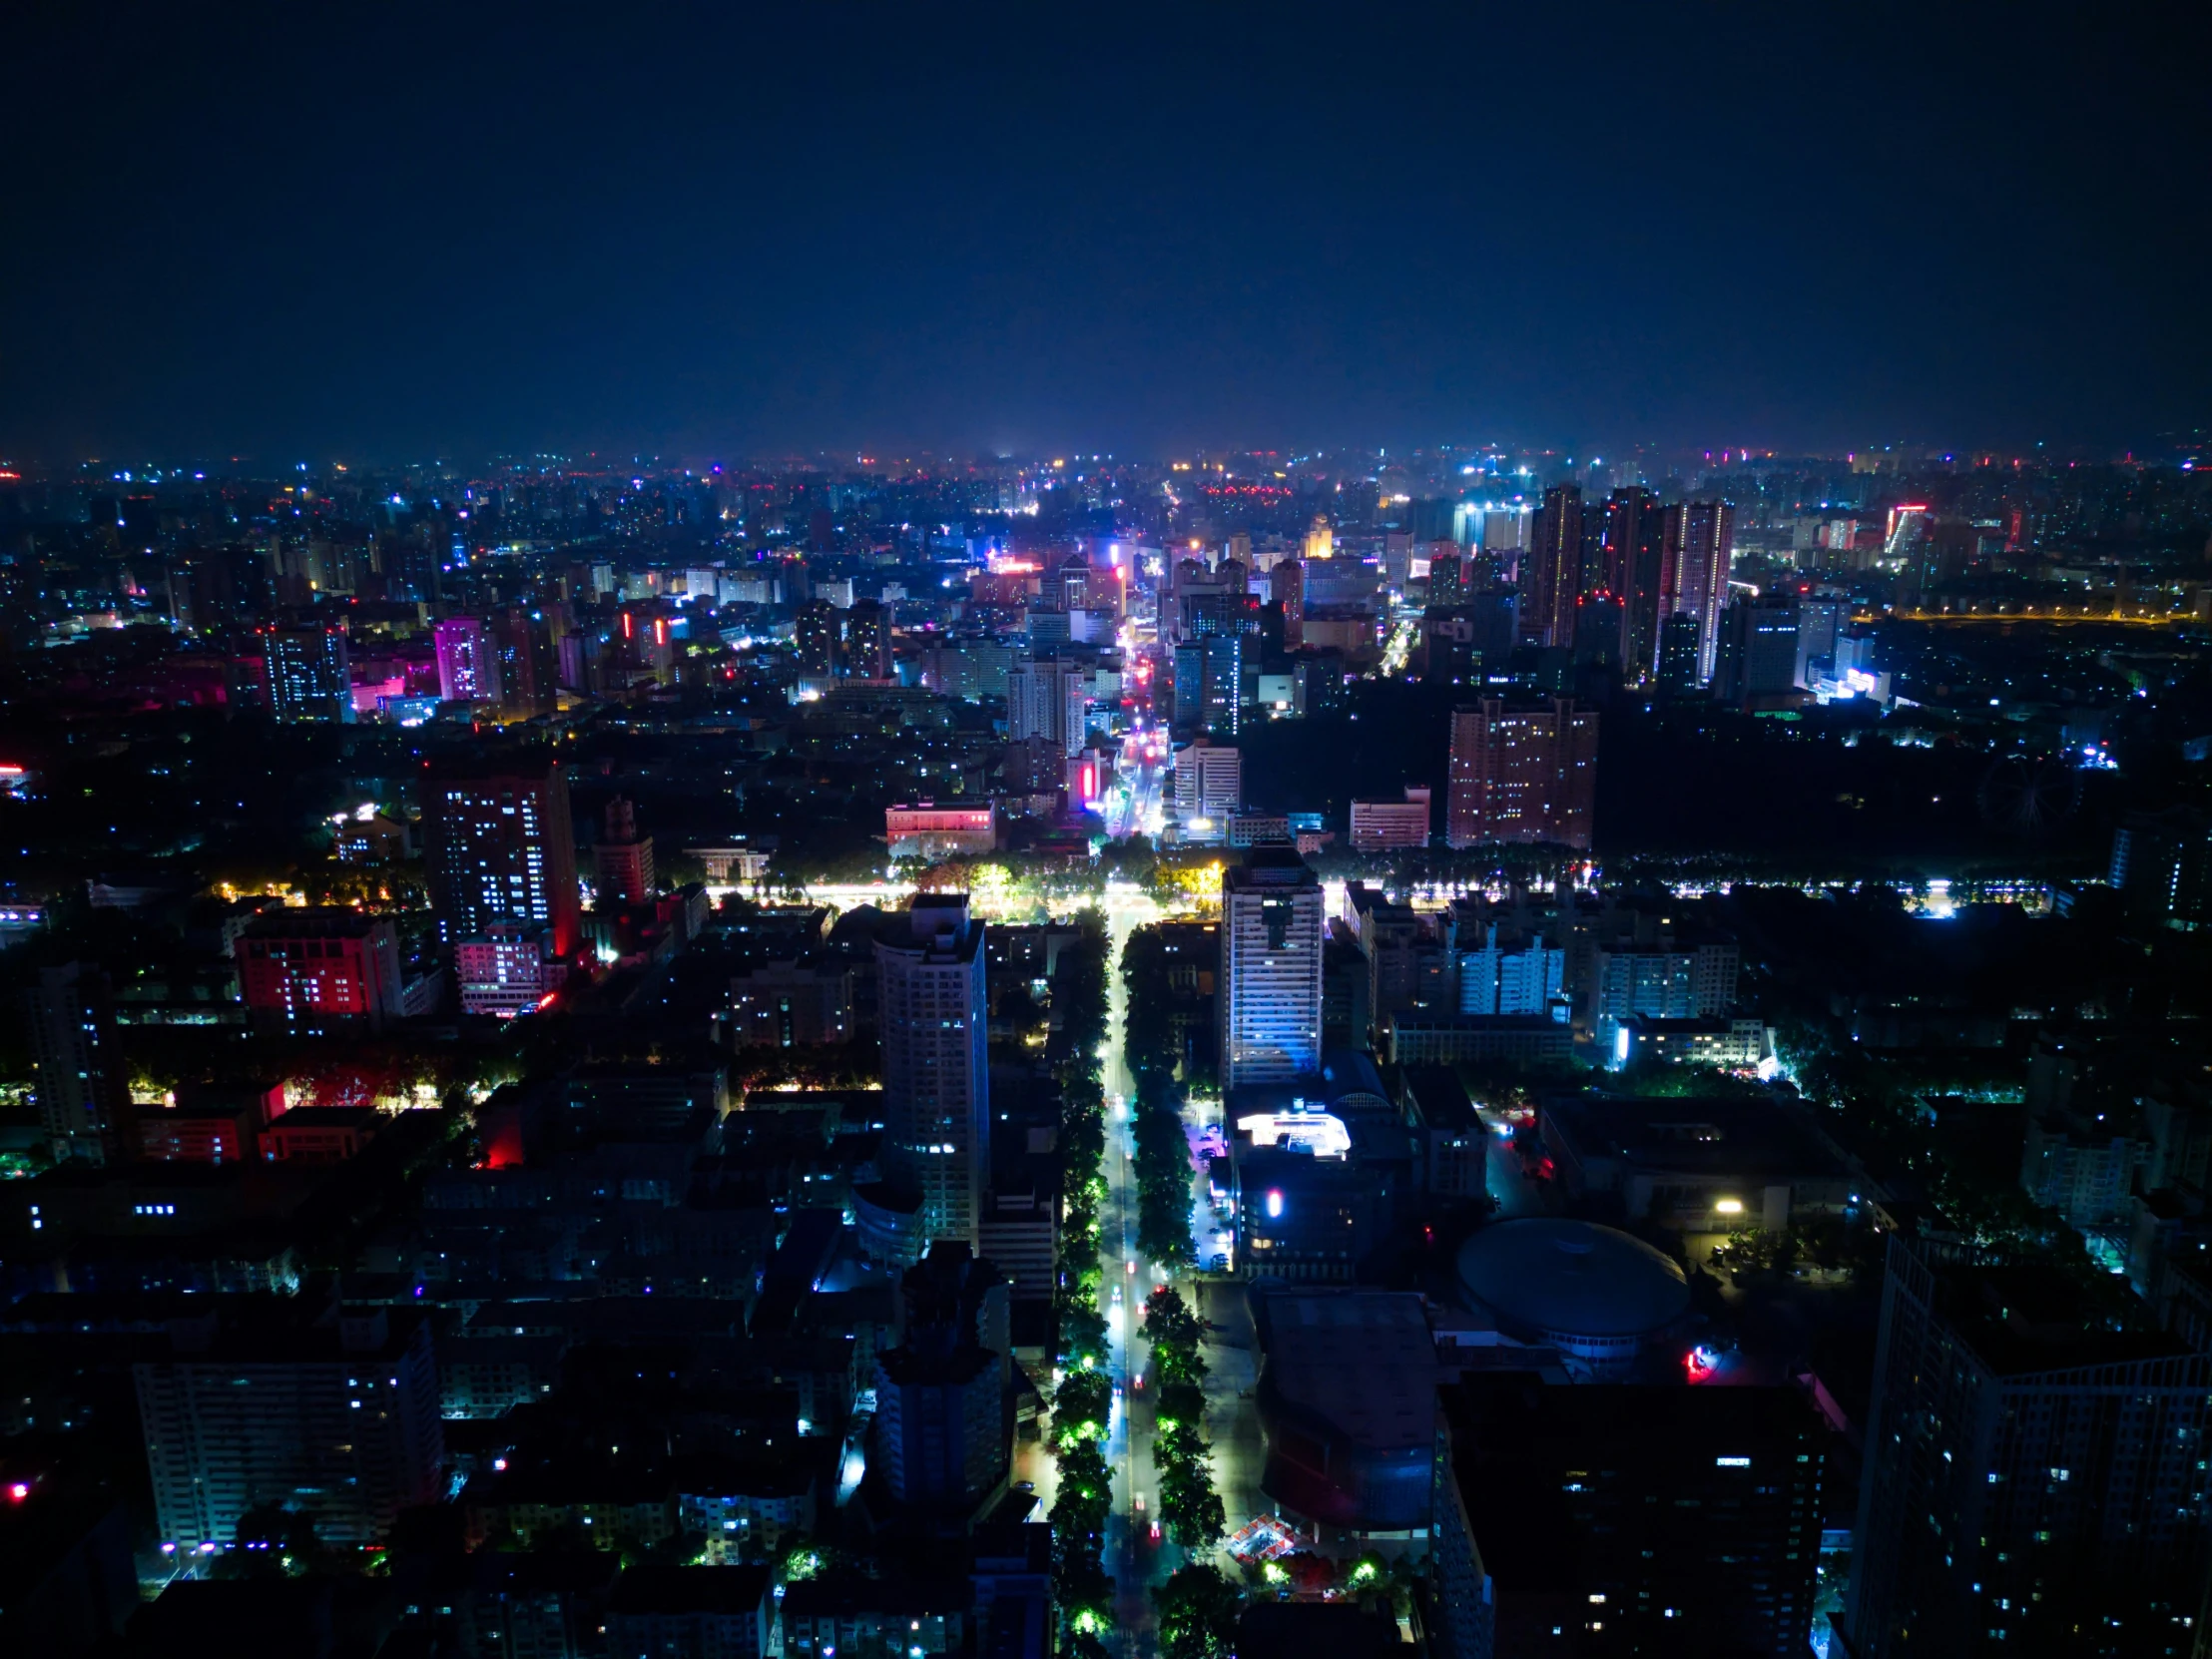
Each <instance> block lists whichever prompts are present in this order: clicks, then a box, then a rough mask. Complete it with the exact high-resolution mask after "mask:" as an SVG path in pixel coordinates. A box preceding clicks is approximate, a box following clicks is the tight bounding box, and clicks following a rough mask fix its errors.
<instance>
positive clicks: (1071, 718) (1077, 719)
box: [1006, 657, 1091, 755]
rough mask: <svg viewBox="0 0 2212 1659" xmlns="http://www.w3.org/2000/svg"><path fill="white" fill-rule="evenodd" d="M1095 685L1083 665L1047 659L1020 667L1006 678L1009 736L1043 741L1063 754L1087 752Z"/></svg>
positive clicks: (1010, 672) (1020, 740) (1014, 667)
mask: <svg viewBox="0 0 2212 1659" xmlns="http://www.w3.org/2000/svg"><path fill="white" fill-rule="evenodd" d="M1090 699H1091V682H1090V676H1089V675H1088V674H1086V673H1085V672H1084V670H1083V665H1082V664H1081V663H1076V662H1062V661H1060V660H1058V659H1056V658H1051V657H1047V658H1044V659H1042V660H1041V661H1038V662H1031V663H1016V664H1015V665H1014V666H1013V667H1012V668H1011V669H1009V670H1008V671H1007V674H1006V736H1007V738H1008V739H1009V740H1010V741H1012V742H1014V743H1020V742H1022V741H1023V740H1024V739H1026V738H1042V739H1043V740H1045V741H1046V742H1047V743H1051V744H1056V745H1058V746H1059V748H1060V750H1061V752H1062V753H1063V754H1068V755H1079V754H1081V753H1082V752H1083V745H1084V741H1085V739H1086V737H1087V735H1088V727H1089V718H1090Z"/></svg>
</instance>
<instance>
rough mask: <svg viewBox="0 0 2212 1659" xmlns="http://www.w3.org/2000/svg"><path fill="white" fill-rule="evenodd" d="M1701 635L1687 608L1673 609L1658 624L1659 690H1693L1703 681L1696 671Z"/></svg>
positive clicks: (1695, 619) (1694, 618)
mask: <svg viewBox="0 0 2212 1659" xmlns="http://www.w3.org/2000/svg"><path fill="white" fill-rule="evenodd" d="M1702 639H1703V635H1702V634H1700V632H1699V631H1698V620H1697V618H1696V617H1694V616H1692V615H1691V614H1690V613H1689V612H1688V611H1677V612H1675V614H1674V615H1673V616H1670V617H1668V618H1667V620H1666V621H1664V622H1662V623H1660V624H1659V690H1660V691H1662V692H1674V693H1682V692H1694V691H1696V690H1697V689H1698V687H1699V686H1700V685H1702V684H1703V683H1704V681H1703V679H1702V678H1701V676H1700V674H1699V671H1698V664H1699V660H1700V657H1701V655H1702V653H1701V651H1700V649H1699V647H1700V642H1701V641H1702Z"/></svg>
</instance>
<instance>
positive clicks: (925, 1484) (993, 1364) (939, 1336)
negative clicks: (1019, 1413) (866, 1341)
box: [874, 1241, 1014, 1520]
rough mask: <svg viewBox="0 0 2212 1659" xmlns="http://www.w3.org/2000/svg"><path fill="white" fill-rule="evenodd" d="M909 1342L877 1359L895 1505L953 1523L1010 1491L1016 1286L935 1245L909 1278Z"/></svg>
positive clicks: (950, 1247)
mask: <svg viewBox="0 0 2212 1659" xmlns="http://www.w3.org/2000/svg"><path fill="white" fill-rule="evenodd" d="M899 1305H900V1306H899V1313H900V1319H899V1333H900V1334H899V1342H898V1346H897V1347H896V1348H894V1349H890V1350H888V1351H887V1352H885V1353H884V1354H882V1355H881V1356H879V1357H878V1358H877V1360H876V1362H875V1377H874V1383H875V1459H876V1466H877V1467H879V1468H880V1469H881V1471H882V1475H883V1483H884V1485H885V1487H886V1488H887V1489H888V1491H889V1493H890V1496H891V1499H892V1501H894V1502H896V1503H900V1504H903V1505H905V1506H907V1507H908V1508H912V1509H919V1510H923V1511H926V1512H930V1513H934V1514H936V1515H938V1516H940V1517H942V1518H944V1519H946V1520H952V1519H956V1518H961V1517H965V1516H967V1515H970V1514H972V1513H973V1512H974V1510H975V1509H976V1507H977V1505H979V1504H981V1503H982V1502H984V1501H985V1500H986V1499H989V1498H993V1497H995V1496H996V1495H998V1494H999V1493H1000V1492H1002V1491H1003V1490H1004V1487H1005V1480H1006V1475H1007V1470H1008V1467H1009V1465H1010V1464H1011V1462H1012V1458H1013V1449H1014V1387H1013V1356H1012V1346H1013V1342H1012V1320H1011V1305H1010V1289H1009V1287H1008V1285H1007V1283H1006V1280H1005V1278H1004V1276H1003V1275H1001V1274H1000V1273H999V1271H998V1270H997V1268H996V1267H994V1266H993V1265H992V1264H991V1263H989V1262H986V1261H981V1260H978V1259H977V1258H976V1257H975V1255H974V1254H973V1253H972V1251H971V1249H970V1247H969V1246H968V1245H966V1244H964V1243H956V1242H951V1241H945V1242H940V1243H937V1244H933V1245H932V1246H931V1247H930V1249H929V1254H928V1255H927V1256H925V1257H924V1258H923V1259H922V1260H921V1261H920V1262H918V1263H916V1264H915V1265H914V1266H913V1267H910V1268H908V1269H907V1270H906V1273H905V1276H904V1278H903V1279H902V1280H901V1281H900V1282H899Z"/></svg>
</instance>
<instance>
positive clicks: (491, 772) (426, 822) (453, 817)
mask: <svg viewBox="0 0 2212 1659" xmlns="http://www.w3.org/2000/svg"><path fill="white" fill-rule="evenodd" d="M423 794H424V798H425V799H424V802H423V813H422V821H423V830H424V846H423V862H424V865H425V873H426V874H427V876H428V879H429V886H430V905H431V908H432V909H434V910H435V911H436V912H437V917H438V931H439V936H440V937H441V938H443V939H445V940H447V941H448V942H450V941H452V940H454V939H464V938H473V937H476V936H478V935H480V934H482V933H483V932H484V930H485V929H486V928H487V927H489V926H490V925H491V924H492V923H493V922H495V921H534V922H542V923H544V924H545V925H547V926H549V927H551V928H552V930H553V953H554V955H556V956H558V957H561V958H563V959H567V958H569V957H572V956H574V955H575V953H576V950H577V948H578V946H579V945H580V944H581V943H582V939H583V902H582V898H581V896H580V895H579V893H578V891H577V886H576V839H575V828H574V826H573V825H572V824H571V823H570V822H569V816H568V774H567V772H566V771H565V769H564V768H563V767H562V765H561V763H560V762H559V761H555V760H551V759H548V758H546V757H543V756H536V757H531V756H515V757H512V758H509V759H504V760H498V761H493V762H490V763H488V764H486V765H484V766H481V767H478V766H473V765H470V764H468V763H466V762H458V763H448V764H445V765H442V766H437V767H433V768H432V769H431V772H430V775H429V777H428V779H427V780H426V781H425V783H424V786H423Z"/></svg>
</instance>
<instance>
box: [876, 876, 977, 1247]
mask: <svg viewBox="0 0 2212 1659" xmlns="http://www.w3.org/2000/svg"><path fill="white" fill-rule="evenodd" d="M875 966H876V972H877V974H878V975H879V976H880V979H881V989H880V991H879V993H878V1002H877V1017H878V1020H879V1022H880V1024H881V1028H882V1034H883V1125H884V1128H883V1148H882V1152H881V1153H880V1155H879V1163H880V1167H881V1170H882V1174H883V1178H884V1180H885V1181H886V1182H888V1183H889V1184H891V1185H892V1186H894V1187H898V1188H902V1189H904V1190H906V1191H907V1192H909V1193H912V1194H914V1195H915V1196H918V1197H919V1198H920V1200H921V1213H920V1217H919V1228H918V1242H919V1244H920V1246H921V1248H922V1249H923V1250H926V1249H927V1248H928V1246H929V1245H930V1244H933V1243H935V1242H936V1241H937V1240H939V1239H957V1240H961V1241H964V1242H965V1243H966V1244H967V1245H968V1246H969V1247H970V1248H973V1249H976V1250H980V1249H981V1245H982V1238H981V1231H980V1229H981V1224H982V1219H983V1192H984V1189H985V1187H986V1186H988V1184H989V1181H990V1162H991V1161H990V1067H989V1063H988V1060H987V1058H986V1052H985V1049H986V1044H987V1041H988V1038H989V1026H990V1021H989V1019H988V1017H987V1011H986V1005H985V1001H984V995H983V924H982V922H980V921H978V920H976V919H974V918H973V917H971V916H970V915H969V914H968V901H967V894H965V893H921V894H917V895H916V896H915V898H914V901H913V907H912V908H911V909H910V910H908V911H907V912H906V914H904V915H903V916H894V917H892V918H891V920H890V923H889V925H888V926H887V927H886V929H885V931H884V933H883V934H882V936H881V937H879V938H878V939H877V940H876V942H875ZM898 1265H900V1266H905V1265H906V1264H904V1263H901V1264H898Z"/></svg>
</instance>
